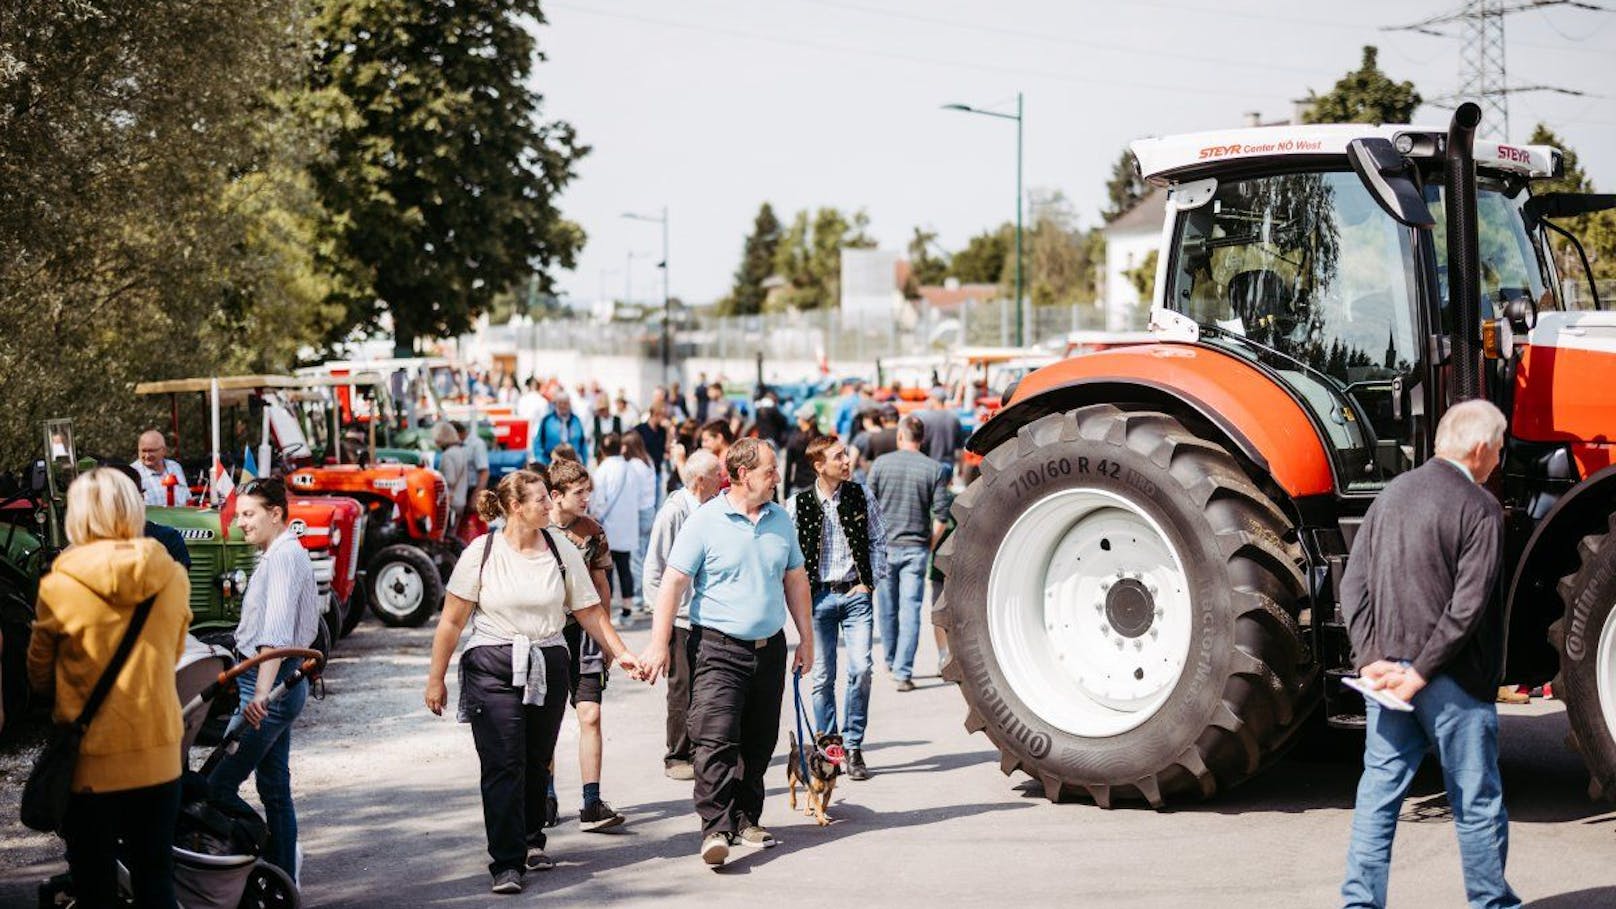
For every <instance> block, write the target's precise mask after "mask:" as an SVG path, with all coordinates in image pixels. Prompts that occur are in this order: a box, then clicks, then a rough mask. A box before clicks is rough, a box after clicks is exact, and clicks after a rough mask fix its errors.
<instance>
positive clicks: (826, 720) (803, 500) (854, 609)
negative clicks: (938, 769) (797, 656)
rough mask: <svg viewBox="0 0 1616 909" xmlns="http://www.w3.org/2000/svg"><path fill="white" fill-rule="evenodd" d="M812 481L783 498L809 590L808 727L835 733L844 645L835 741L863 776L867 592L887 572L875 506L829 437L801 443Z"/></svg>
mask: <svg viewBox="0 0 1616 909" xmlns="http://www.w3.org/2000/svg"><path fill="white" fill-rule="evenodd" d="M806 456H807V459H808V463H809V464H810V465H812V466H813V469H814V475H815V480H814V485H813V486H812V487H810V488H808V489H805V490H803V491H802V492H799V493H797V494H796V495H794V496H792V497H791V499H790V500H789V501H788V502H787V503H786V510H787V511H789V512H790V513H791V517H792V520H793V521H794V522H795V523H796V526H797V542H798V544H799V545H801V547H802V554H803V558H804V560H805V564H804V566H803V567H804V568H805V569H807V572H808V580H809V581H810V582H811V585H812V591H813V604H814V608H813V619H814V669H813V673H812V680H813V699H814V724H815V726H816V727H817V730H818V731H819V732H835V731H837V723H836V643H837V638H838V637H839V636H841V637H845V639H846V642H847V713H846V720H847V722H846V725H845V726H842V727H841V729H840V731H841V733H842V743H843V745H845V746H846V748H847V752H848V758H847V775H848V778H849V779H854V780H866V779H869V778H870V771H869V769H868V768H867V767H866V766H865V764H864V750H863V746H864V727H865V724H866V723H867V722H868V721H869V714H870V677H871V673H870V664H871V660H870V653H871V647H872V643H873V642H872V638H873V635H874V629H875V609H874V605H873V600H872V592H873V591H874V590H875V588H876V585H878V584H880V583H881V579H882V578H884V577H886V573H887V552H886V545H885V540H886V529H885V528H884V527H883V526H882V524H881V506H880V504H879V503H878V502H876V500H875V496H872V495H870V493H869V491H868V490H866V489H865V488H864V485H863V484H862V483H857V482H850V481H849V478H850V477H851V476H852V475H853V465H852V461H851V460H850V459H849V457H848V454H847V446H846V445H844V444H842V440H841V439H838V438H837V437H836V436H820V437H819V438H817V439H814V440H813V441H812V442H810V443H808V449H807V455H806Z"/></svg>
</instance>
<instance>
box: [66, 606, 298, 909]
mask: <svg viewBox="0 0 1616 909" xmlns="http://www.w3.org/2000/svg"><path fill="white" fill-rule="evenodd" d="M278 658H279V659H296V660H302V665H301V666H300V667H299V668H298V671H297V672H295V673H293V674H292V675H291V676H290V677H289V678H288V679H287V680H286V681H285V682H284V683H282V684H279V685H276V686H275V687H274V688H273V689H271V690H270V693H269V700H270V701H271V702H272V703H273V702H274V701H278V700H280V699H281V698H283V697H285V696H286V692H287V691H288V690H289V689H291V688H294V687H296V686H298V685H300V684H304V683H305V682H312V680H314V679H318V678H319V675H320V671H321V670H322V669H323V668H324V667H325V658H324V657H322V656H321V655H320V654H319V652H318V651H315V650H306V649H303V648H283V649H278V650H265V651H262V652H260V653H259V654H257V655H256V656H254V657H252V658H251V659H247V660H242V661H241V662H239V663H234V665H232V662H233V659H232V656H231V653H230V651H228V650H226V649H225V648H223V647H220V646H218V645H210V644H204V643H202V642H200V641H198V640H196V639H195V638H188V639H187V641H186V648H185V655H184V656H182V657H181V658H180V663H179V667H178V669H177V671H176V673H175V685H176V687H177V689H178V691H179V696H180V703H181V704H183V705H184V712H183V714H182V716H183V717H184V723H185V732H184V735H183V737H182V738H181V740H180V762H181V766H182V767H183V768H185V769H183V770H182V772H181V773H182V776H181V790H182V795H181V802H180V816H179V822H178V825H177V827H176V829H175V832H174V889H175V894H176V896H177V897H178V899H179V904H180V906H181V907H182V909H297V906H298V905H299V902H300V899H299V895H298V890H297V885H296V884H295V883H293V881H292V878H291V877H290V876H288V875H287V874H286V872H284V871H282V870H281V869H279V868H277V867H275V866H274V865H271V864H270V863H268V862H266V861H263V860H261V859H259V857H258V856H259V854H260V853H261V852H262V851H263V847H264V841H265V839H266V838H267V836H268V828H267V827H266V826H265V824H264V821H263V819H262V818H260V817H259V816H258V814H257V813H256V812H253V811H250V810H249V811H246V812H241V811H238V810H236V809H233V808H231V807H230V806H227V805H220V804H217V803H214V802H212V801H210V800H209V799H208V787H207V776H208V774H209V773H210V772H211V771H212V770H213V768H214V766H216V765H217V764H218V763H219V761H220V760H222V759H223V758H224V756H225V755H226V754H229V753H230V751H231V750H232V748H233V747H234V745H235V741H236V739H238V738H239V737H240V736H241V734H242V733H243V732H244V731H246V729H248V728H249V727H248V726H247V724H245V723H241V724H239V725H237V726H235V727H233V728H231V729H229V730H228V731H227V732H226V733H225V734H224V737H223V739H222V740H221V741H220V742H219V744H218V746H217V747H215V748H214V749H213V751H212V752H210V753H209V755H208V758H207V760H206V761H204V762H203V763H202V767H201V769H200V770H195V771H193V770H190V769H189V765H190V761H189V757H188V756H189V754H190V750H191V746H192V745H193V744H195V742H196V738H197V734H198V733H199V732H200V731H201V730H202V726H203V724H204V723H205V722H206V721H207V720H208V717H209V709H208V708H209V705H210V704H212V703H213V702H214V700H215V699H216V698H217V697H218V695H219V694H221V693H222V692H227V691H229V692H233V691H234V690H235V685H234V684H233V682H234V680H235V679H236V677H237V676H240V675H241V674H243V673H245V672H251V671H255V670H256V669H257V667H258V666H259V664H261V663H263V662H264V661H266V660H272V659H278ZM118 877H119V880H120V889H121V891H122V892H123V893H124V894H125V896H126V898H127V894H128V893H129V878H128V873H127V872H126V871H125V870H124V869H123V868H122V867H121V866H120V867H119V869H118ZM76 905H77V903H76V901H75V899H74V896H73V877H72V874H71V873H63V874H58V875H55V876H53V877H51V878H50V879H49V880H47V881H45V882H44V883H42V884H40V885H39V907H40V909H66V907H73V906H76Z"/></svg>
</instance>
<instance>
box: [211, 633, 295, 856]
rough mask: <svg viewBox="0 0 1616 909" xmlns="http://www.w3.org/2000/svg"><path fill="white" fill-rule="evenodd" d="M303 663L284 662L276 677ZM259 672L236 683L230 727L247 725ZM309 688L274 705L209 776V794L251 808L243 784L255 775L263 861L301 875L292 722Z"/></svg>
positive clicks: (287, 674)
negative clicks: (265, 828)
mask: <svg viewBox="0 0 1616 909" xmlns="http://www.w3.org/2000/svg"><path fill="white" fill-rule="evenodd" d="M297 666H298V661H296V660H285V661H282V663H281V668H280V671H279V672H278V673H277V674H276V676H275V680H276V681H277V682H284V681H285V680H286V679H287V678H288V677H290V676H291V674H292V673H293V672H295V671H297ZM257 684H258V671H257V670H256V669H252V670H248V671H247V672H245V673H243V674H242V675H241V676H240V677H238V678H237V679H236V687H237V688H239V689H240V691H241V703H240V704H239V705H237V707H236V714H235V716H232V717H231V718H230V728H232V729H234V728H235V727H237V726H240V725H241V724H243V723H245V722H247V721H246V720H245V719H243V718H242V716H241V708H243V707H245V706H247V704H248V702H250V701H251V700H252V699H253V688H254V686H256V685H257ZM308 697H309V686H308V683H307V682H301V683H299V684H298V686H297V687H296V688H293V689H292V690H290V691H288V692H287V693H286V696H285V697H283V698H281V699H280V700H278V701H276V702H275V703H274V704H272V705H270V708H269V716H267V717H265V718H264V722H263V723H261V724H259V726H258V728H257V729H253V728H251V727H249V728H248V729H247V731H246V732H244V733H243V734H242V736H241V738H239V739H237V740H236V750H235V753H234V754H229V755H226V756H225V758H224V760H222V761H220V762H219V765H218V766H217V767H215V768H213V773H212V774H210V775H209V776H208V789H209V794H210V795H211V796H212V797H213V798H214V799H215V800H218V801H222V802H226V803H230V804H234V805H238V806H241V807H247V803H246V801H244V800H243V799H242V798H241V795H240V790H241V784H242V783H243V782H245V781H246V779H247V775H248V774H252V775H253V776H254V778H255V782H256V783H257V784H258V798H259V800H260V801H262V802H263V803H264V815H265V817H264V821H265V823H267V824H268V825H269V844H268V845H267V846H266V847H265V848H264V859H265V860H266V861H268V862H269V863H270V864H273V865H275V866H277V867H279V868H280V869H281V870H282V871H285V872H286V873H287V874H288V875H295V874H296V873H297V812H296V810H294V809H293V807H292V766H291V756H292V722H293V721H294V720H296V719H297V715H298V714H300V713H302V712H303V703H304V702H305V701H307V700H308Z"/></svg>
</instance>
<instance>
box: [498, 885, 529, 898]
mask: <svg viewBox="0 0 1616 909" xmlns="http://www.w3.org/2000/svg"><path fill="white" fill-rule="evenodd" d="M492 892H494V893H497V894H499V895H500V896H514V895H515V894H518V893H521V892H522V885H521V884H500V885H498V886H496V887H493V888H492Z"/></svg>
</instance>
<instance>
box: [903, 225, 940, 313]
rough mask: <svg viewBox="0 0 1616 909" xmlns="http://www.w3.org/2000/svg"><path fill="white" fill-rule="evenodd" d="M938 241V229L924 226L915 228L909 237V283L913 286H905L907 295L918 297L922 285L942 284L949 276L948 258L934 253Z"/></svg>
mask: <svg viewBox="0 0 1616 909" xmlns="http://www.w3.org/2000/svg"><path fill="white" fill-rule="evenodd" d="M936 243H937V231H935V230H927V229H925V228H922V227H917V228H915V232H914V235H913V236H911V237H910V238H909V283H910V284H911V285H913V287H906V288H904V295H905V296H907V297H909V298H911V299H913V298H915V297H918V296H919V295H920V290H919V289H920V288H921V287H930V286H933V285H937V284H941V283H943V279H944V278H946V277H948V260H947V259H944V258H939V257H937V256H934V255H932V247H933V246H934V245H935V244H936Z"/></svg>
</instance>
